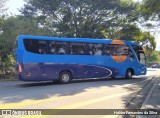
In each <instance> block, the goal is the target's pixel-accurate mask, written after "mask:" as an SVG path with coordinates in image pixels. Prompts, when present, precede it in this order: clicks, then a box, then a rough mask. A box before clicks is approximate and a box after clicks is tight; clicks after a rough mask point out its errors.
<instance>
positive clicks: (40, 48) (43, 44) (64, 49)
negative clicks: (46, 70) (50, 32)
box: [24, 39, 68, 54]
mask: <svg viewBox="0 0 160 118" xmlns="http://www.w3.org/2000/svg"><path fill="white" fill-rule="evenodd" d="M24 45H25V48H26V50H27V51H28V52H32V53H37V54H68V43H67V42H60V41H49V40H47V41H46V40H32V39H24Z"/></svg>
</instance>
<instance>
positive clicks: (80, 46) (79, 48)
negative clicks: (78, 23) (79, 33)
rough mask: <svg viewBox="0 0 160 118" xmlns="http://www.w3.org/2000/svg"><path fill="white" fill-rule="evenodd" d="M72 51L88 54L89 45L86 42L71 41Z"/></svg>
mask: <svg viewBox="0 0 160 118" xmlns="http://www.w3.org/2000/svg"><path fill="white" fill-rule="evenodd" d="M70 52H71V54H72V55H86V54H87V45H86V43H70Z"/></svg>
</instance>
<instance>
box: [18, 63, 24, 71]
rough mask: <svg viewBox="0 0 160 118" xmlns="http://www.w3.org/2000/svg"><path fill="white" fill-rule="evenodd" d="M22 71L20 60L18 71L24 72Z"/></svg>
mask: <svg viewBox="0 0 160 118" xmlns="http://www.w3.org/2000/svg"><path fill="white" fill-rule="evenodd" d="M22 71H23V69H22V64H21V63H20V62H18V72H22Z"/></svg>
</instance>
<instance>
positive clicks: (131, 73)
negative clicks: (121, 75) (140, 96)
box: [125, 69, 133, 79]
mask: <svg viewBox="0 0 160 118" xmlns="http://www.w3.org/2000/svg"><path fill="white" fill-rule="evenodd" d="M132 76H133V72H132V70H131V69H127V71H126V76H125V78H126V79H132Z"/></svg>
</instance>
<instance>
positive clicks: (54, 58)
mask: <svg viewBox="0 0 160 118" xmlns="http://www.w3.org/2000/svg"><path fill="white" fill-rule="evenodd" d="M16 57H17V58H16V69H17V72H18V77H19V79H20V80H23V81H59V82H60V83H70V81H71V80H72V79H84V78H112V77H113V78H114V77H116V78H119V77H121V78H122V77H124V78H127V79H130V78H132V76H133V75H145V74H146V66H145V64H146V57H145V54H144V51H143V49H142V47H141V46H139V45H137V44H135V43H133V42H129V41H122V40H109V39H92V38H57V37H47V36H30V35H20V36H18V37H17V48H16Z"/></svg>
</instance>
